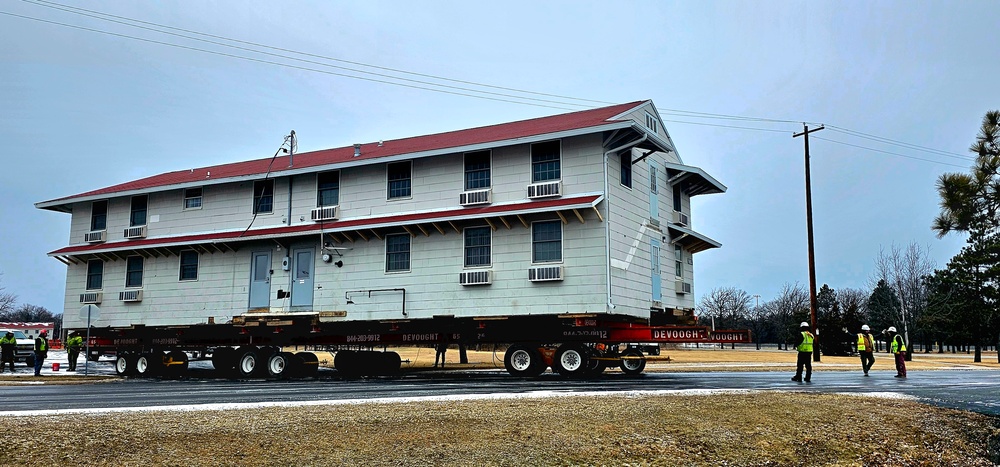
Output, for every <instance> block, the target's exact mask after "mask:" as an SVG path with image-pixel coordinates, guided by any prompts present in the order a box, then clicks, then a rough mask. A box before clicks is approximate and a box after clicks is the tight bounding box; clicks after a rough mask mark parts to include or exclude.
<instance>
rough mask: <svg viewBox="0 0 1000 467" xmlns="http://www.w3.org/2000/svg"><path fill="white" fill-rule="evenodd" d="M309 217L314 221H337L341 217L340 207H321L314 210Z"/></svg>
mask: <svg viewBox="0 0 1000 467" xmlns="http://www.w3.org/2000/svg"><path fill="white" fill-rule="evenodd" d="M309 217H310V218H311V219H312V220H314V221H317V222H318V221H335V220H337V218H339V217H340V205H334V206H320V207H318V208H316V209H313V210H312V213H310V215H309Z"/></svg>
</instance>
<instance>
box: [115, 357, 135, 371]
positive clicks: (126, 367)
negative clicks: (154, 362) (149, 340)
mask: <svg viewBox="0 0 1000 467" xmlns="http://www.w3.org/2000/svg"><path fill="white" fill-rule="evenodd" d="M137 358H138V355H135V354H131V353H126V354H119V355H118V356H117V357H115V373H118V376H132V375H134V374H135V361H136V359H137Z"/></svg>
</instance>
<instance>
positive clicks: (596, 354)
mask: <svg viewBox="0 0 1000 467" xmlns="http://www.w3.org/2000/svg"><path fill="white" fill-rule="evenodd" d="M601 357H604V353H603V352H601V351H599V350H597V349H590V359H589V361H588V364H587V372H586V373H587V376H598V375H600V374H601V373H604V370H605V369H607V368H608V362H606V361H604V360H598V358H601Z"/></svg>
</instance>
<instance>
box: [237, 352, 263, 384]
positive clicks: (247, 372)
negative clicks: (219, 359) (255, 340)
mask: <svg viewBox="0 0 1000 467" xmlns="http://www.w3.org/2000/svg"><path fill="white" fill-rule="evenodd" d="M264 364H265V362H262V361H260V352H257V349H256V348H254V347H250V348H245V347H240V348H239V349H237V350H236V376H237V377H240V378H252V377H254V375H256V374H258V373H259V372H260V368H261V367H263V366H264Z"/></svg>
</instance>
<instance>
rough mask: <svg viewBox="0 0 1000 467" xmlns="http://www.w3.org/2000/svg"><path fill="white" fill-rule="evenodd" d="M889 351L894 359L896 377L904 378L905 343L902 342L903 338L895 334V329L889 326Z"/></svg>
mask: <svg viewBox="0 0 1000 467" xmlns="http://www.w3.org/2000/svg"><path fill="white" fill-rule="evenodd" d="M888 332H889V339H890V341H889V342H890V344H889V350H891V351H892V354H893V356H895V357H896V377H897V378H905V377H906V342H903V336H900V335H899V334H896V327H895V326H889V330H888Z"/></svg>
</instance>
